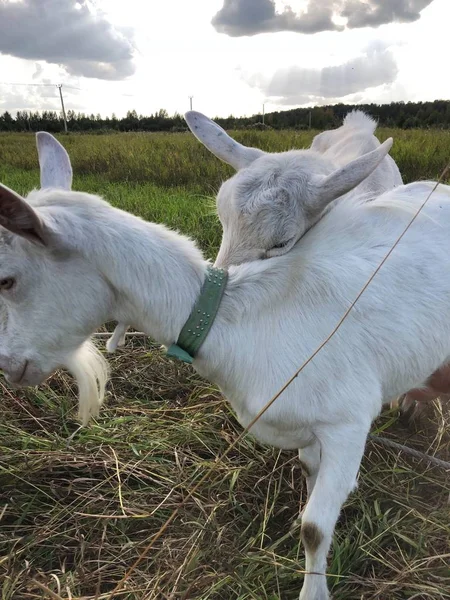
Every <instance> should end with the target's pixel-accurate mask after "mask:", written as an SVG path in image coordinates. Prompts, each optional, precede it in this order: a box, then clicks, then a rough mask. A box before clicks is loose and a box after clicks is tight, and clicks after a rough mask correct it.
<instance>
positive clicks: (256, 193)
mask: <svg viewBox="0 0 450 600" xmlns="http://www.w3.org/2000/svg"><path fill="white" fill-rule="evenodd" d="M186 121H187V123H188V125H189V127H190V128H191V130H192V132H193V133H194V135H195V136H196V137H197V138H198V139H199V140H200V141H201V142H202V143H203V144H204V145H205V146H206V147H207V148H209V150H211V152H212V153H213V154H215V155H216V156H218V157H219V158H220V159H222V160H224V161H225V162H228V163H229V164H231V165H232V166H233V167H234V168H235V169H236V170H237V173H236V175H234V176H233V177H231V178H230V179H229V180H227V181H226V182H225V183H224V184H223V185H222V187H221V189H220V191H219V194H218V197H217V210H218V214H219V218H220V220H221V223H222V226H223V236H222V243H221V246H220V250H219V254H218V255H217V259H216V265H217V266H220V267H228V266H230V265H238V264H241V263H243V262H247V261H251V260H255V259H259V258H271V257H273V256H280V255H282V254H285V253H286V252H288V251H289V250H291V248H292V247H293V246H294V244H295V243H296V242H297V241H298V239H300V238H301V237H302V235H304V234H305V232H306V231H308V229H309V228H310V227H312V226H313V225H314V223H316V222H317V221H318V220H319V219H320V218H321V216H322V215H323V211H324V210H325V209H327V210H329V209H330V208H331V207H332V205H333V204H332V201H338V199H339V201H340V200H341V199H342V197H345V195H346V194H347V195H348V194H352V195H354V196H355V197H356V196H357V197H358V198H362V197H363V196H364V197H366V198H367V199H372V198H374V197H377V196H378V195H379V194H381V193H383V192H384V191H387V190H390V189H392V188H393V187H395V186H397V185H401V184H402V179H401V176H400V172H399V170H398V168H397V165H396V164H395V162H394V161H393V159H392V158H391V157H390V156H389V155H387V152H388V151H389V148H390V145H391V143H392V140H390V141H389V140H386V142H385V143H384V144H382V145H380V142H379V141H378V139H377V138H376V137H375V136H374V135H373V132H374V131H375V127H376V124H375V122H374V121H373V119H371V118H370V117H368V116H367V115H365V114H364V113H363V112H361V111H354V112H352V113H350V114H348V115H347V116H346V118H345V119H344V124H343V125H342V127H339V128H338V129H336V130H333V131H325V132H323V133H320V134H319V135H317V136H316V137H315V138H314V140H313V143H312V146H311V148H310V149H309V150H291V151H289V152H281V153H276V154H268V153H264V152H262V151H261V150H257V149H255V148H246V147H245V146H242V145H241V144H238V143H237V142H235V141H234V140H233V139H232V138H231V137H230V136H229V135H228V134H227V133H226V132H225V131H224V130H223V129H221V128H220V127H219V126H218V125H217V124H216V123H214V122H213V121H211V120H210V119H208V118H207V117H205V116H204V115H201V114H200V113H192V112H191V113H187V114H186Z"/></svg>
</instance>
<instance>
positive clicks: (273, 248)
mask: <svg viewBox="0 0 450 600" xmlns="http://www.w3.org/2000/svg"><path fill="white" fill-rule="evenodd" d="M290 241H291V240H286V241H285V242H280V243H279V244H275V246H272V248H269V251H270V250H281V248H284V247H285V246H287V245H288V244H289V242H290Z"/></svg>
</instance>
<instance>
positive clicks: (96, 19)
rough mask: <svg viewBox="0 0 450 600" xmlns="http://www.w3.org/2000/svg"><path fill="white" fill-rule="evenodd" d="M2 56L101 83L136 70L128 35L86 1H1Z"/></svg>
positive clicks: (125, 75) (0, 50) (0, 46)
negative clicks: (44, 64)
mask: <svg viewBox="0 0 450 600" xmlns="http://www.w3.org/2000/svg"><path fill="white" fill-rule="evenodd" d="M0 53H3V54H9V55H11V56H16V57H18V58H25V59H32V60H45V61H47V62H49V63H55V64H59V65H63V66H64V67H65V68H66V69H67V71H68V72H69V73H71V74H73V75H81V76H84V77H98V78H99V79H110V80H117V79H124V78H125V77H127V76H129V75H132V74H133V73H134V69H135V67H134V64H133V45H132V41H131V37H130V33H129V31H128V32H126V31H124V30H122V29H119V28H115V27H114V26H113V25H112V24H111V23H109V21H108V20H107V18H106V17H105V15H104V14H102V13H100V12H98V11H97V12H95V11H94V10H93V9H92V7H91V5H90V4H89V3H88V1H87V0H78V2H77V1H75V0H21V1H20V2H11V1H9V0H0Z"/></svg>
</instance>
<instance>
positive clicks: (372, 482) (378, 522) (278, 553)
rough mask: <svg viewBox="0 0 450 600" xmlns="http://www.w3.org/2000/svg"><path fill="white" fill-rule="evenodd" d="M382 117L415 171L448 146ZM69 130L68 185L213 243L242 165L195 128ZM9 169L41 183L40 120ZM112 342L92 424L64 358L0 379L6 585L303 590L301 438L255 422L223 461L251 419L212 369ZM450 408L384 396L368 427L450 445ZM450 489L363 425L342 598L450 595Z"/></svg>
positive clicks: (0, 547)
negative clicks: (56, 364) (408, 416)
mask: <svg viewBox="0 0 450 600" xmlns="http://www.w3.org/2000/svg"><path fill="white" fill-rule="evenodd" d="M314 133H315V132H305V131H304V132H295V131H281V132H276V131H264V132H261V131H238V132H235V137H236V139H238V140H239V141H242V142H243V143H245V144H247V145H254V146H256V147H260V148H263V149H265V150H272V151H281V150H287V149H291V148H303V147H307V146H308V145H309V144H310V142H311V139H312V137H313V135H314ZM377 134H378V136H379V138H380V140H384V139H386V138H387V137H389V136H390V135H392V136H393V137H394V147H393V150H392V152H391V154H392V156H393V157H394V158H395V159H396V161H397V163H398V165H399V167H400V170H401V172H402V175H403V177H404V180H405V182H409V181H414V180H418V179H436V178H437V177H438V176H439V174H440V173H441V171H442V170H443V168H444V167H445V166H446V165H447V164H448V163H449V162H450V131H424V130H417V131H413V130H408V131H400V130H386V129H380V130H379V131H378V132H377ZM59 139H60V140H61V141H62V143H63V144H64V146H65V147H66V148H67V150H68V152H69V155H70V157H71V160H72V164H73V168H74V175H75V176H74V188H75V189H80V190H86V191H89V192H93V193H98V194H100V195H103V196H104V197H105V198H106V199H108V200H109V201H110V202H111V203H112V204H114V205H116V206H119V207H121V208H124V209H125V210H129V211H131V212H133V213H136V214H139V215H141V216H142V217H144V218H145V219H148V220H151V221H156V222H163V223H166V224H167V225H169V226H171V227H173V228H175V229H177V230H179V231H181V232H183V233H185V234H188V235H190V236H192V237H194V238H195V239H196V240H197V241H198V243H199V245H200V247H201V248H202V249H203V250H204V252H205V254H206V255H207V256H208V257H210V258H213V257H214V256H215V254H216V252H217V249H218V247H219V244H220V236H221V228H220V223H219V222H218V220H217V218H216V216H215V212H214V195H215V193H216V191H217V189H218V187H219V185H220V182H221V181H222V180H223V179H225V178H226V177H228V176H229V175H231V174H232V170H231V168H229V167H228V166H226V165H224V164H222V163H221V162H220V161H218V160H217V159H215V158H214V157H213V156H212V155H211V154H209V153H208V152H207V151H206V150H205V149H204V148H203V147H202V146H201V145H200V144H199V143H198V142H197V141H196V140H195V139H194V138H193V136H192V135H190V134H188V133H177V134H139V133H133V134H131V133H130V134H114V135H69V136H61V137H60V138H59ZM0 181H1V182H2V183H4V184H6V185H7V186H9V187H11V188H13V189H15V190H17V191H19V192H20V193H23V194H25V193H27V192H28V191H29V190H31V189H32V188H33V187H37V186H38V184H39V173H38V168H37V154H36V149H35V139H34V136H33V135H30V134H2V135H0ZM109 327H111V324H110V325H109ZM99 345H100V347H104V340H103V341H99ZM399 352H401V348H399ZM109 360H110V364H111V368H112V377H111V381H110V384H109V387H108V395H107V399H106V403H105V406H104V408H103V410H102V413H101V416H100V418H99V419H98V420H97V421H95V422H94V423H93V424H92V425H91V426H89V427H88V428H85V429H81V428H80V427H79V424H78V423H77V421H76V417H75V415H76V389H75V388H74V383H73V380H72V378H71V377H70V376H69V375H68V374H66V373H58V374H56V375H55V376H54V377H52V378H51V379H50V380H49V381H48V382H47V384H46V385H45V386H42V387H40V388H39V389H27V390H24V391H20V392H17V391H12V390H10V389H9V388H8V387H7V386H6V385H5V384H4V381H3V380H2V379H0V388H1V391H0V393H1V396H0V398H1V400H0V401H1V404H0V406H1V419H0V592H1V594H0V598H1V600H21V599H24V600H25V599H37V598H53V599H57V600H61V599H71V600H74V599H81V598H84V599H92V600H93V599H94V598H95V599H97V600H100V599H102V600H103V599H105V600H106V599H109V598H112V597H114V598H121V599H124V600H143V599H145V600H147V599H148V600H150V599H155V600H156V599H158V600H159V599H167V600H168V599H171V600H175V599H176V600H178V599H180V600H181V599H184V600H194V599H195V600H197V599H198V600H235V599H236V600H251V599H252V600H262V599H266V600H294V599H297V598H298V593H299V589H300V587H301V581H302V578H303V572H304V554H303V549H302V547H301V544H300V541H299V538H300V529H299V527H298V526H295V525H294V523H295V520H296V518H297V515H298V510H299V507H300V506H302V505H303V503H304V502H305V498H306V486H305V482H304V480H303V477H302V474H301V469H300V465H299V463H298V461H297V455H296V453H295V452H291V451H278V450H274V449H273V448H270V447H265V446H262V445H260V444H258V443H257V442H256V441H255V440H254V439H253V438H252V437H251V436H249V435H246V436H245V437H243V439H242V440H240V441H239V442H238V443H237V445H236V446H235V448H234V449H233V450H232V452H230V454H228V455H227V456H226V458H224V459H223V460H221V461H216V459H217V457H218V456H220V455H221V454H222V453H223V452H224V451H225V450H226V449H227V447H228V445H229V444H230V443H231V442H233V441H234V440H236V438H237V437H238V435H239V434H240V432H241V427H240V426H239V424H238V423H237V421H236V420H235V418H234V415H233V413H232V411H231V410H230V408H229V407H228V405H227V403H226V402H225V400H224V399H223V398H222V397H221V395H220V394H219V393H218V391H217V390H216V389H215V388H214V387H213V386H211V385H210V384H208V383H207V382H205V381H203V380H202V379H201V378H200V377H199V376H197V375H196V374H195V372H194V371H193V370H192V369H191V368H190V367H189V366H186V365H184V364H181V363H177V362H174V361H172V360H169V359H167V358H166V357H165V356H164V353H163V352H162V351H161V349H160V348H159V347H158V346H157V345H156V344H154V343H153V342H152V341H151V340H147V339H144V338H140V337H136V338H128V341H127V345H126V347H125V348H124V349H121V350H119V351H118V352H117V353H116V354H114V355H112V356H111V357H110V359H109ZM282 383H283V382H280V384H282ZM449 422H450V415H449V406H448V404H447V405H444V404H441V403H440V402H435V403H434V404H433V405H430V406H429V407H428V409H427V410H426V411H425V413H424V414H423V415H421V416H420V418H419V419H417V420H416V421H415V422H413V423H408V422H405V421H404V420H403V419H401V418H400V417H399V415H398V414H397V412H396V411H395V410H386V411H385V412H384V413H383V414H382V415H381V417H380V418H379V419H378V420H377V422H376V423H375V424H374V426H373V428H372V433H374V434H375V435H380V436H383V437H385V438H388V439H391V440H394V441H397V442H400V443H402V444H406V445H408V446H410V447H412V448H416V449H419V450H422V451H423V452H427V453H429V454H436V455H438V456H439V457H440V458H442V459H444V460H447V461H448V460H450V429H449ZM210 468H211V469H212V470H211V474H210V475H209V477H208V478H207V479H206V480H205V481H204V482H203V483H202V484H201V485H200V486H199V488H198V490H197V491H196V493H195V494H194V495H193V498H190V499H188V500H187V502H186V504H185V506H184V507H183V508H182V510H181V511H180V513H179V515H178V517H177V518H176V519H175V520H174V521H173V522H172V523H171V524H170V525H169V526H168V528H167V529H166V530H165V532H164V534H163V535H162V536H161V537H159V539H158V540H157V541H156V543H155V545H154V547H153V548H152V550H151V552H150V553H149V555H148V556H146V557H145V558H144V559H143V560H142V561H141V562H140V564H139V565H138V566H137V567H136V569H134V570H133V572H132V573H131V574H130V576H129V577H128V579H127V581H126V583H125V585H124V586H123V587H122V588H121V589H120V590H119V591H117V593H116V594H115V595H114V596H112V595H111V594H112V591H113V590H114V588H115V586H116V584H117V583H118V582H119V581H120V580H121V579H122V577H123V576H124V574H125V573H126V572H127V570H128V569H129V568H130V566H131V565H132V564H133V563H134V561H135V560H136V558H137V557H139V556H140V554H141V553H142V551H143V550H144V548H145V546H146V544H147V543H148V540H149V539H150V538H151V536H153V535H154V534H155V533H156V532H158V530H159V528H160V527H161V526H162V525H163V523H164V522H165V521H166V519H167V518H168V517H169V516H170V514H171V512H172V510H173V509H174V507H175V506H177V504H178V503H179V502H180V501H181V500H183V499H184V498H185V497H186V495H187V493H188V492H189V491H190V490H191V489H192V488H193V486H194V485H195V484H196V482H198V481H199V480H200V479H201V477H202V476H203V474H204V473H205V471H206V470H208V469H210ZM449 502H450V479H449V474H448V473H447V474H446V473H445V472H444V471H443V470H442V469H439V468H437V467H434V466H431V465H429V464H427V463H426V462H425V461H418V460H416V459H413V458H411V457H409V456H408V455H406V454H404V453H399V452H394V451H388V450H386V449H385V448H384V447H383V446H381V445H379V444H378V443H375V442H368V444H367V448H366V453H365V457H364V460H363V463H362V467H361V472H360V477H359V487H358V489H357V491H356V492H355V493H353V494H352V495H351V496H350V498H349V499H348V501H347V502H346V504H345V506H344V509H343V511H342V514H341V517H340V519H339V523H338V526H337V528H336V533H335V538H334V542H333V548H332V551H331V553H330V556H329V584H330V587H331V588H332V590H333V598H334V600H391V599H392V600H400V599H401V600H406V599H409V600H413V599H416V600H425V599H436V600H438V599H439V600H441V599H446V598H450V567H449V565H450V505H449Z"/></svg>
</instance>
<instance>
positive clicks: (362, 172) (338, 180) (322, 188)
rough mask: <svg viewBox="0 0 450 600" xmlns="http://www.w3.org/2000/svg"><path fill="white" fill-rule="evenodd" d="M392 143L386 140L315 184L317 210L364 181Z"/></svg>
mask: <svg viewBox="0 0 450 600" xmlns="http://www.w3.org/2000/svg"><path fill="white" fill-rule="evenodd" d="M392 143H393V140H392V138H389V139H387V140H386V141H385V142H384V143H383V144H381V145H380V146H378V148H376V149H375V150H372V152H368V153H367V154H363V155H362V156H360V157H359V158H356V159H355V160H352V161H351V162H349V163H348V164H346V165H345V166H344V167H341V168H340V169H337V170H336V171H334V172H333V173H331V175H328V176H327V177H324V178H322V179H321V180H320V181H319V182H317V183H316V194H315V202H317V203H318V206H317V208H318V209H319V210H321V209H323V208H325V206H326V205H327V204H329V203H330V202H332V201H333V200H335V199H336V198H339V196H342V195H343V194H346V193H347V192H349V191H350V190H352V189H353V188H355V187H356V186H357V185H359V184H360V183H361V182H362V181H364V179H366V177H368V176H369V175H370V174H371V173H372V172H373V171H374V170H375V169H376V168H377V166H378V165H379V164H380V162H381V161H382V160H383V158H384V157H385V156H386V155H387V154H388V152H389V150H390V149H391V147H392Z"/></svg>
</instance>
